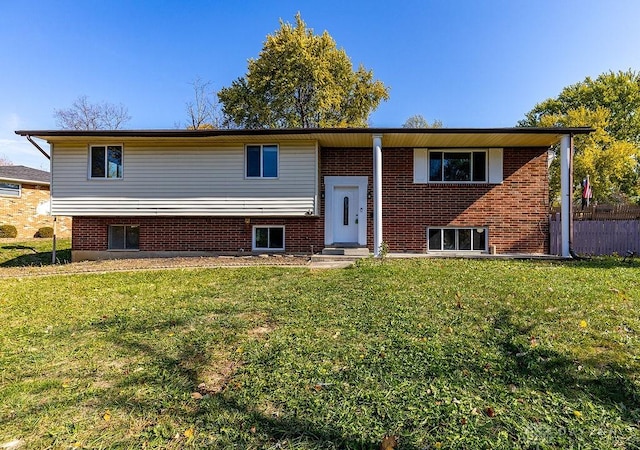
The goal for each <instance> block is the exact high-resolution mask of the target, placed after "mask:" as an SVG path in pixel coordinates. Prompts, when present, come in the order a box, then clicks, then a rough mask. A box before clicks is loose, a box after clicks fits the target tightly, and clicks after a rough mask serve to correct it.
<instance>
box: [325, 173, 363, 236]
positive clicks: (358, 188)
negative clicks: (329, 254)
mask: <svg viewBox="0 0 640 450" xmlns="http://www.w3.org/2000/svg"><path fill="white" fill-rule="evenodd" d="M324 186H325V194H326V203H325V210H324V211H325V218H324V244H325V245H336V244H338V245H339V244H351V245H354V244H355V245H361V246H366V245H367V177H365V176H326V177H324Z"/></svg>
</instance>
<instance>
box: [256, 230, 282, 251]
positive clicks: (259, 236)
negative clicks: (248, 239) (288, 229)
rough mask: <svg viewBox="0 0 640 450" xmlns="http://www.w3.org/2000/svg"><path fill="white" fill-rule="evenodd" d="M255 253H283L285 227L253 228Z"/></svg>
mask: <svg viewBox="0 0 640 450" xmlns="http://www.w3.org/2000/svg"><path fill="white" fill-rule="evenodd" d="M252 247H253V248H252V250H253V251H264V250H272V251H283V250H284V227H283V226H255V227H253V245H252Z"/></svg>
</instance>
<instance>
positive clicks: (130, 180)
mask: <svg viewBox="0 0 640 450" xmlns="http://www.w3.org/2000/svg"><path fill="white" fill-rule="evenodd" d="M96 145H99V144H96ZM124 149H125V151H124V152H123V157H124V160H123V166H124V167H125V168H126V173H125V175H124V177H123V178H122V179H121V180H119V181H118V182H117V183H95V182H93V183H92V180H87V176H86V173H87V172H86V170H87V169H86V168H87V164H88V160H87V158H88V152H87V145H80V144H67V145H63V144H56V146H55V148H54V151H53V152H52V153H53V155H52V177H53V182H52V186H53V190H52V214H54V215H68V216H83V215H86V216H102V215H105V216H127V215H128V216H134V215H158V216H162V215H167V216H203V215H204V216H256V215H265V216H302V215H309V214H316V213H317V210H318V208H317V206H316V201H317V200H316V199H317V190H318V175H317V164H318V162H317V157H318V156H317V154H318V152H317V147H316V143H315V142H310V141H305V142H292V143H285V144H281V145H279V174H278V175H279V176H278V178H277V179H264V178H259V179H250V178H249V179H247V178H245V160H244V158H245V156H244V155H245V147H244V145H236V144H229V145H226V146H225V145H218V146H215V147H213V146H208V147H205V146H202V147H199V146H194V145H189V146H187V145H185V146H180V145H179V144H176V145H175V146H167V145H166V144H165V145H162V146H161V145H142V144H137V143H135V142H133V143H131V142H125V143H124Z"/></svg>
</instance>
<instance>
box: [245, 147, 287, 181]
mask: <svg viewBox="0 0 640 450" xmlns="http://www.w3.org/2000/svg"><path fill="white" fill-rule="evenodd" d="M249 147H260V176H257V177H250V176H247V150H248V148H249ZM264 147H275V148H276V152H277V153H278V154H277V161H276V164H277V168H276V170H277V171H278V176H275V177H265V176H264V175H263V173H264V153H263V149H264ZM243 171H244V179H245V180H277V179H279V178H280V145H279V144H275V143H271V144H269V143H266V144H245V146H244V168H243Z"/></svg>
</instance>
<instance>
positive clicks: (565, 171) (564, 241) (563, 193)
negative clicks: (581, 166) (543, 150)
mask: <svg viewBox="0 0 640 450" xmlns="http://www.w3.org/2000/svg"><path fill="white" fill-rule="evenodd" d="M572 150H573V149H572V148H571V136H570V135H568V134H566V135H564V136H562V138H561V139H560V231H561V233H560V243H561V256H563V257H565V258H568V257H570V256H571V254H570V249H569V242H570V238H569V233H570V229H571V228H570V226H569V224H570V222H571V152H572Z"/></svg>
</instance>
